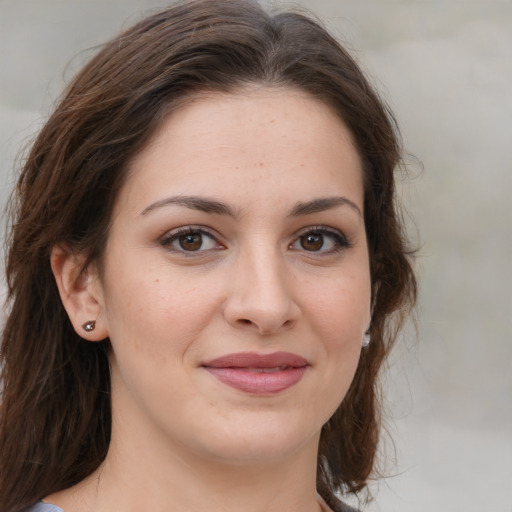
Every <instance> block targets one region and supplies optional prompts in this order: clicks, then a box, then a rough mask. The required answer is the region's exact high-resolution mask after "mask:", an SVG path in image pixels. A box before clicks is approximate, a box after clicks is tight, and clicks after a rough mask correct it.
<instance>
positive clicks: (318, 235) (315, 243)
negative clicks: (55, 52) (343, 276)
mask: <svg viewBox="0 0 512 512" xmlns="http://www.w3.org/2000/svg"><path fill="white" fill-rule="evenodd" d="M347 247H350V244H349V242H348V240H347V239H346V237H345V236H344V235H343V234H342V233H341V232H339V231H338V230H334V229H332V228H327V227H323V226H318V227H313V228H308V229H307V230H305V231H303V232H302V233H301V234H300V235H299V237H298V238H297V239H296V240H295V241H294V242H293V243H292V244H290V248H291V249H294V250H296V251H307V252H316V253H334V252H337V251H339V250H341V249H343V248H347Z"/></svg>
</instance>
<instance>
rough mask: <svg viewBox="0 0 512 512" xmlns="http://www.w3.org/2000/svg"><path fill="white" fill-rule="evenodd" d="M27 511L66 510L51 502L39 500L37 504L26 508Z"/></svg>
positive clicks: (49, 511)
mask: <svg viewBox="0 0 512 512" xmlns="http://www.w3.org/2000/svg"><path fill="white" fill-rule="evenodd" d="M26 512H64V511H63V510H62V509H61V508H59V507H57V506H56V505H52V504H51V503H43V502H42V501H38V502H37V503H36V504H35V505H32V506H31V507H30V508H28V509H27V510H26Z"/></svg>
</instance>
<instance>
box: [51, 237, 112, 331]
mask: <svg viewBox="0 0 512 512" xmlns="http://www.w3.org/2000/svg"><path fill="white" fill-rule="evenodd" d="M85 261H86V259H85V257H84V256H83V255H80V254H75V253H73V252H72V251H70V250H69V249H68V248H66V247H63V246H60V245H57V246H54V247H53V248H52V252H51V256H50V264H51V267H52V272H53V275H54V276H55V281H56V282H57V287H58V289H59V294H60V298H61V300H62V304H63V305H64V308H65V309H66V311H67V314H68V316H69V319H70V320H71V323H72V324H73V327H74V329H75V331H76V332H77V334H78V335H79V336H81V337H82V338H85V339H86V340H89V341H101V340H103V339H105V338H107V337H108V328H107V323H106V315H105V305H104V299H103V287H102V285H101V281H100V279H99V275H98V271H97V268H96V265H94V264H92V263H91V264H89V265H88V266H86V267H85V268H84V264H85ZM91 321H94V322H95V327H94V329H93V330H90V331H86V330H85V329H84V324H86V323H87V322H91Z"/></svg>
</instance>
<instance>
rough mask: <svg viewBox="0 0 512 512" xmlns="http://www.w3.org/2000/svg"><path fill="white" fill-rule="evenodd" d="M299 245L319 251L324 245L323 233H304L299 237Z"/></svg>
mask: <svg viewBox="0 0 512 512" xmlns="http://www.w3.org/2000/svg"><path fill="white" fill-rule="evenodd" d="M300 246H301V247H302V248H303V249H304V250H306V251H319V250H320V249H321V248H322V247H323V246H324V235H322V233H306V234H305V235H302V236H301V237H300Z"/></svg>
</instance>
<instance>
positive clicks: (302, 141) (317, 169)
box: [125, 87, 362, 201]
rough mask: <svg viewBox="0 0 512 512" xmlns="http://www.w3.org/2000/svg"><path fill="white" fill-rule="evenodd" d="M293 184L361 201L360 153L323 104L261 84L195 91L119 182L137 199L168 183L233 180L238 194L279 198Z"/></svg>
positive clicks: (185, 187) (192, 186)
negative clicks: (227, 91)
mask: <svg viewBox="0 0 512 512" xmlns="http://www.w3.org/2000/svg"><path fill="white" fill-rule="evenodd" d="M251 183H252V184H256V183H257V184H258V187H257V190H256V188H253V189H251V187H248V185H249V184H251ZM292 184H293V191H294V192H295V194H300V195H315V194H316V195H325V194H326V189H329V188H330V187H331V188H333V187H334V188H340V189H343V190H340V192H343V193H344V194H346V193H351V194H352V195H353V196H354V199H355V200H361V201H362V175H361V163H360V158H359V154H358V152H357V150H356V149H355V145H354V143H353V139H352V136H351V134H350V131H349V130H348V128H347V127H346V126H345V124H344V123H343V122H342V121H341V120H340V118H339V117H338V115H337V114H336V113H335V112H334V111H333V110H332V109H331V108H330V107H328V106H327V105H326V104H324V103H323V102H321V101H319V100H317V99H315V98H313V97H312V96H311V95H309V94H307V93H305V92H302V91H300V90H296V89H288V88H269V87H260V88H251V89H246V90H243V91H239V92H237V93H235V94H221V93H205V94H201V95H196V96H194V97H193V98H191V99H190V101H187V102H185V103H184V104H182V105H180V106H179V107H178V108H177V109H175V110H173V111H172V112H171V113H170V114H169V115H168V116H167V117H166V118H165V119H164V120H163V121H162V123H161V124H160V126H159V127H158V129H157V130H156V132H155V134H154V135H153V136H152V137H151V139H150V141H149V143H148V144H147V145H146V146H145V148H144V149H143V150H142V151H141V152H140V153H139V154H138V155H137V157H136V158H135V159H134V160H133V161H132V162H131V165H130V167H129V173H128V179H127V182H126V184H125V188H127V189H128V190H129V192H130V197H131V199H133V200H137V201H139V200H143V197H144V196H148V197H147V198H146V200H150V199H155V196H158V195H159V194H164V193H165V192H166V190H167V189H172V190H169V192H172V193H173V194H184V195H187V194H191V193H193V194H197V193H203V194H208V195H212V194H216V193H218V194H220V195H222V194H224V193H226V191H227V190H228V189H230V187H232V186H233V185H237V186H238V188H239V192H240V195H241V196H242V195H244V194H242V192H244V193H245V195H246V196H251V195H252V196H254V195H255V194H259V195H260V196H261V195H265V196H267V197H269V196H272V197H274V199H275V200H279V194H280V193H281V195H282V194H283V193H285V192H289V191H291V190H290V188H291V185H292ZM242 189H243V190H242ZM317 189H318V190H317ZM149 196H151V197H149ZM239 199H241V200H243V198H242V197H240V198H239Z"/></svg>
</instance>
